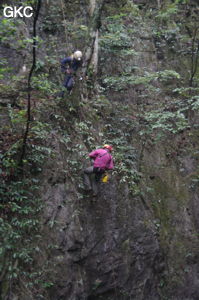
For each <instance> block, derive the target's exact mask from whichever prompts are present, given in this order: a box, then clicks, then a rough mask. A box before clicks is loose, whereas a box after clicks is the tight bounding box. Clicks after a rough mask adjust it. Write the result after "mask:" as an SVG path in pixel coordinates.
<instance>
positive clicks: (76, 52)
mask: <svg viewBox="0 0 199 300" xmlns="http://www.w3.org/2000/svg"><path fill="white" fill-rule="evenodd" d="M73 56H74V58H75V59H77V60H81V58H82V52H81V51H79V50H77V51H75V52H74V54H73Z"/></svg>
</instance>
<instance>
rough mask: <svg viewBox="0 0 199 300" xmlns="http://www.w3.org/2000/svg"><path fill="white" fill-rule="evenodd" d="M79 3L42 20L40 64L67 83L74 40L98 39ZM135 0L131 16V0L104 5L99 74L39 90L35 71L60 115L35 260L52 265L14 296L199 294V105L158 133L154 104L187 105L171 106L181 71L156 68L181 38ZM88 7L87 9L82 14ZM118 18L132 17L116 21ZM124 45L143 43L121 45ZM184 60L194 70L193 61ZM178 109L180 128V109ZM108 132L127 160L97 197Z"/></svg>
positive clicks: (146, 298) (4, 98)
mask: <svg viewBox="0 0 199 300" xmlns="http://www.w3.org/2000/svg"><path fill="white" fill-rule="evenodd" d="M65 2H66V1H65ZM77 2H78V1H75V3H74V6H72V7H71V5H70V3H67V2H66V3H64V1H63V3H62V5H64V6H63V7H61V8H60V7H59V8H58V7H55V5H54V3H51V2H50V1H47V2H46V4H45V5H44V6H43V7H42V12H41V16H40V23H39V26H38V29H39V35H40V37H42V39H43V44H42V43H41V46H40V48H39V49H38V61H39V63H38V65H37V67H38V70H37V71H38V74H39V76H40V75H41V74H42V73H44V72H45V74H46V73H48V74H50V77H49V78H50V79H49V80H52V82H53V83H54V84H55V85H58V84H61V80H60V78H59V75H60V74H59V75H57V73H58V71H57V69H58V68H59V66H58V60H60V58H61V57H62V56H63V55H64V52H65V46H66V42H65V40H64V39H66V40H67V42H68V41H69V43H68V44H67V52H71V51H72V50H73V48H81V47H82V48H83V51H84V53H86V50H87V48H88V45H87V44H86V42H87V41H90V40H89V38H90V37H89V38H88V32H87V31H86V30H87V29H86V28H87V26H89V20H88V16H87V14H86V12H85V10H86V9H88V5H87V4H88V3H87V2H86V3H83V2H82V1H80V3H79V2H78V3H77ZM91 2H92V1H91ZM109 2H110V3H109ZM134 2H135V3H134V4H138V7H137V6H134V5H133V4H132V3H130V4H129V5H130V8H131V10H130V8H129V6H128V7H127V8H128V9H127V8H126V9H127V12H128V13H129V10H130V12H131V14H132V15H133V20H132V15H131V17H130V13H129V15H128V14H127V16H125V17H123V16H122V15H119V13H120V10H121V11H122V9H123V10H124V8H121V7H120V6H119V5H120V4H119V3H117V5H118V7H115V3H112V1H108V4H106V5H105V7H103V9H104V10H103V12H102V17H101V18H102V20H101V21H102V24H101V27H100V28H101V32H100V37H99V38H100V39H101V44H100V45H101V49H100V53H99V61H100V62H99V70H98V76H97V79H96V78H93V77H92V70H90V69H89V70H88V72H87V77H88V78H87V82H86V83H83V84H82V83H78V82H77V83H76V86H75V88H74V92H73V94H72V96H71V97H69V96H66V97H65V98H64V100H60V101H59V100H56V99H54V98H53V99H52V98H50V99H49V98H48V95H47V96H46V95H43V94H42V92H43V93H45V85H42V88H43V90H39V88H38V85H37V81H36V80H35V81H34V84H35V86H34V89H33V90H34V92H35V93H36V92H37V89H38V90H39V91H40V93H41V94H39V95H40V96H41V95H42V96H41V99H42V100H39V99H37V97H38V94H36V96H35V95H34V96H33V102H34V103H33V109H35V111H36V109H37V111H36V113H35V119H36V120H39V122H43V123H44V124H45V125H46V124H48V125H49V128H50V129H49V134H48V136H45V138H44V140H45V143H46V144H47V145H48V146H49V147H50V148H51V149H52V151H53V156H50V155H49V156H48V157H46V159H45V161H44V163H43V165H42V172H41V173H40V174H39V175H36V176H37V177H38V178H39V180H40V186H39V194H40V198H41V201H42V203H43V204H44V207H43V211H42V214H41V231H40V235H41V238H40V239H39V242H36V243H38V244H37V245H36V246H37V247H36V248H35V249H37V251H36V252H35V257H34V266H32V265H31V266H30V269H29V271H30V273H31V272H32V274H33V273H34V271H35V270H37V271H38V270H39V271H40V270H41V273H42V275H41V278H39V280H40V279H41V280H40V281H39V280H38V282H37V283H36V284H35V285H33V286H30V288H27V286H26V287H25V285H23V284H22V283H20V284H19V283H16V285H15V287H14V288H13V291H12V293H10V294H9V295H8V296H6V298H4V299H3V297H4V296H3V295H4V293H3V288H1V297H2V298H1V299H2V300H14V299H15V300H19V299H20V300H29V299H34V300H42V299H45V300H109V299H110V300H113V299H114V300H130V299H134V300H166V299H169V300H198V299H199V291H198V286H199V264H198V258H199V252H198V250H199V241H198V230H199V196H198V195H199V193H198V182H199V179H198V159H199V156H198V150H197V149H198V146H199V139H198V134H199V133H198V129H197V128H198V124H196V120H197V118H198V115H197V112H196V110H194V111H193V110H189V109H187V110H186V111H185V114H187V120H188V123H189V124H188V125H189V126H187V127H183V129H181V130H176V132H175V133H174V132H171V131H166V129H165V132H166V133H165V132H164V135H163V136H162V137H161V138H160V139H157V140H156V135H158V132H155V133H154V132H150V130H149V129H150V128H149V129H148V127H147V126H149V125H150V122H151V119H152V117H151V116H150V117H151V119H150V118H148V119H147V118H146V117H145V113H146V112H152V113H153V112H154V111H157V108H158V109H161V108H162V107H163V109H162V112H165V111H166V112H169V113H170V112H173V111H174V110H175V107H174V106H175V105H176V104H173V106H172V105H171V106H169V105H170V103H171V102H172V101H175V100H176V99H175V97H174V96H173V94H172V96H171V95H170V93H171V91H170V90H171V89H172V88H174V87H176V85H177V84H176V82H175V80H176V81H177V79H176V77H175V79H171V78H170V77H169V76H168V77H169V80H171V81H172V82H169V83H168V81H167V82H166V83H165V82H163V84H162V82H161V80H160V81H158V79H157V78H156V77H154V72H161V71H162V69H161V68H163V67H164V68H165V70H167V66H169V65H171V61H172V59H173V61H175V59H176V56H177V54H176V53H174V54H172V52H170V49H169V48H166V49H165V51H162V48H161V45H160V44H158V43H159V39H160V40H161V38H160V37H158V39H157V38H156V39H155V38H154V36H153V34H154V32H152V27H153V26H152V25H151V19H147V20H145V19H144V18H145V14H146V15H147V11H144V8H145V6H147V7H148V3H147V1H134ZM152 2H153V3H152V4H153V5H152V9H153V10H154V9H155V8H154V3H155V1H152ZM158 3H159V1H158ZM131 5H133V7H132V6H131ZM78 7H79V10H78ZM139 9H140V10H141V12H142V14H143V15H142V14H141V15H140V12H139ZM80 12H84V14H83V17H82V19H77V17H80ZM127 12H126V11H125V14H126V13H127ZM58 15H62V20H61V21H62V29H63V30H60V28H59V26H58V25H57V16H58ZM118 15H119V16H118ZM108 17H109V18H110V20H111V22H112V23H111V22H110V20H109V19H108V21H107V18H108ZM111 17H112V19H111ZM41 18H42V19H41ZM122 18H124V20H123V19H122ZM118 19H122V20H123V21H122V23H116V24H115V23H114V22H115V21H114V20H118ZM141 20H142V22H141ZM103 22H104V23H103ZM147 22H148V23H147ZM121 24H122V25H121ZM20 26H21V25H20ZM116 26H117V27H116ZM29 27H30V24H27V28H28V29H29V30H30V28H29ZM115 28H116V29H115ZM64 30H65V32H64ZM75 30H76V31H75ZM85 31H86V33H85ZM30 32H31V30H30ZM118 32H120V34H119V35H118ZM66 33H67V35H66V36H65V34H66ZM113 33H114V34H115V36H116V38H113V36H112V35H113ZM28 35H29V34H28V33H27V37H28ZM111 39H112V40H111ZM120 39H121V40H120ZM109 40H111V47H112V48H109V47H110V44H109ZM120 42H121V43H122V45H125V46H121V44H120ZM117 43H118V44H117ZM18 46H19V45H18ZM7 47H8V46H7V45H5V44H4V45H3V46H2V47H1V48H0V53H1V54H3V56H4V57H5V58H6V57H7V59H8V61H9V57H10V55H9V53H10V51H13V49H12V50H11V49H9V51H8V52H7V54H6V49H7ZM8 48H9V47H8ZM22 48H23V51H22V50H21V51H22V52H20V49H18V52H19V53H17V54H16V53H15V54H14V58H15V66H16V70H17V72H18V73H19V72H20V69H21V68H22V67H23V64H24V59H25V58H26V60H27V62H28V61H29V60H28V58H29V59H30V53H29V52H27V53H25V54H24V47H22ZM107 49H108V50H107ZM118 49H119V50H118ZM160 49H161V51H162V52H161V54H162V55H161V58H160ZM116 50H117V51H121V50H122V51H123V50H125V51H127V50H128V51H130V50H131V51H132V50H133V51H134V52H128V53H127V54H126V52H125V51H124V52H119V54H116ZM111 51H112V52H111ZM173 51H174V50H173ZM110 52H111V54H110ZM121 53H122V54H121ZM172 55H173V56H172ZM171 56H172V59H171ZM23 58H24V59H23ZM45 59H46V60H45ZM167 59H168V65H167ZM42 60H44V62H45V66H43V64H42ZM176 64H178V60H176ZM165 65H166V67H165ZM162 66H163V67H162ZM168 69H169V68H168ZM174 69H175V68H174ZM176 69H178V70H179V66H177V68H176ZM176 69H175V70H176ZM55 71H56V72H57V73H55ZM142 71H143V72H142ZM180 71H181V75H182V76H183V74H184V69H183V66H182V69H181V70H180ZM11 72H13V71H11ZM89 72H90V73H91V74H90V73H89ZM147 72H148V73H150V76H152V77H151V79H150V80H149V77H147V76H148V75H146V74H148V73H147ZM18 73H17V74H18ZM151 74H152V75H151ZM158 74H159V75H158V76H159V77H161V76H163V75H162V73H161V74H160V73H158ZM138 75H139V81H138ZM114 76H115V77H114ZM122 76H123V77H122ZM135 76H137V77H136V78H135ZM115 78H116V87H115V86H114V84H115V81H114V80H115ZM121 78H125V80H126V81H125V80H123V81H121ZM127 79H128V80H127ZM167 79H168V78H167ZM23 80H24V79H23ZM23 80H22V82H23V87H18V85H17V87H16V86H14V91H13V90H12V92H10V91H5V89H4V90H1V91H0V92H1V99H0V106H1V115H2V116H3V122H4V123H7V124H9V122H10V119H9V109H10V108H9V107H7V106H8V105H7V104H11V105H12V106H14V108H15V105H16V104H17V105H19V107H18V108H17V109H20V107H23V105H24V103H23V101H24V98H23V95H22V94H21V93H23V92H24V89H23V88H24V81H23ZM136 80H137V81H136ZM147 80H148V81H147ZM164 80H165V78H163V81H164ZM41 81H42V82H45V78H42V80H41ZM124 81H125V85H124ZM151 81H152V84H151V85H147V86H146V85H145V84H146V82H147V84H148V83H149V82H150V83H151ZM17 84H18V83H17ZM178 85H179V83H178ZM4 86H5V82H4ZM168 86H169V87H168ZM48 88H49V86H47V89H48ZM155 89H156V91H155V92H154V90H155ZM9 93H10V94H9ZM169 97H170V98H169ZM13 99H14V100H13ZM171 100H172V101H171ZM166 104H168V106H169V108H168V107H166ZM42 105H43V106H42ZM172 109H173V110H172ZM168 120H169V121H168V124H169V125H168V128H171V127H169V126H173V119H172V118H170V119H168ZM33 121H35V120H33ZM2 124H3V123H2ZM146 128H147V130H148V131H147V130H146V131H145V129H146ZM5 130H6V129H5ZM5 130H4V134H5ZM142 132H143V134H141V133H142ZM104 141H106V142H111V143H112V144H113V145H114V148H115V152H114V153H113V155H114V156H115V164H116V168H115V171H114V172H113V174H112V177H111V179H110V181H109V182H108V183H107V184H105V183H102V182H100V184H99V194H98V196H97V197H92V196H91V195H90V194H86V193H84V192H83V191H82V169H83V167H84V164H86V163H85V161H86V155H87V153H88V152H89V151H91V150H92V149H93V148H94V147H95V146H99V145H101V144H102V143H104ZM41 282H42V284H41Z"/></svg>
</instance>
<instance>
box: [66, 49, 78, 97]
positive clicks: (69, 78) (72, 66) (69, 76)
mask: <svg viewBox="0 0 199 300" xmlns="http://www.w3.org/2000/svg"><path fill="white" fill-rule="evenodd" d="M81 65H82V52H81V51H75V52H74V54H72V55H71V56H68V57H66V58H64V59H63V60H62V61H61V71H62V72H64V73H66V76H65V78H64V83H63V86H64V87H65V88H66V89H67V90H68V91H69V92H70V91H71V90H72V88H73V86H74V80H73V74H74V73H75V72H76V71H77V70H78V68H79V67H81Z"/></svg>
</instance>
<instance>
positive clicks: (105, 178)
mask: <svg viewBox="0 0 199 300" xmlns="http://www.w3.org/2000/svg"><path fill="white" fill-rule="evenodd" d="M108 179H109V177H108V174H107V173H105V174H104V175H103V176H102V182H103V183H107V182H108Z"/></svg>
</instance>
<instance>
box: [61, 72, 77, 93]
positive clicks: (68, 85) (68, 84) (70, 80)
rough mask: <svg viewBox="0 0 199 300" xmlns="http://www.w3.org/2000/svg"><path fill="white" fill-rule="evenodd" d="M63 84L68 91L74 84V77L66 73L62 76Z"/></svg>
mask: <svg viewBox="0 0 199 300" xmlns="http://www.w3.org/2000/svg"><path fill="white" fill-rule="evenodd" d="M63 86H64V87H65V88H66V89H67V90H68V91H69V92H70V91H71V90H72V88H73V86H74V79H73V76H72V75H70V74H67V75H66V77H65V78H64V83H63Z"/></svg>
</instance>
